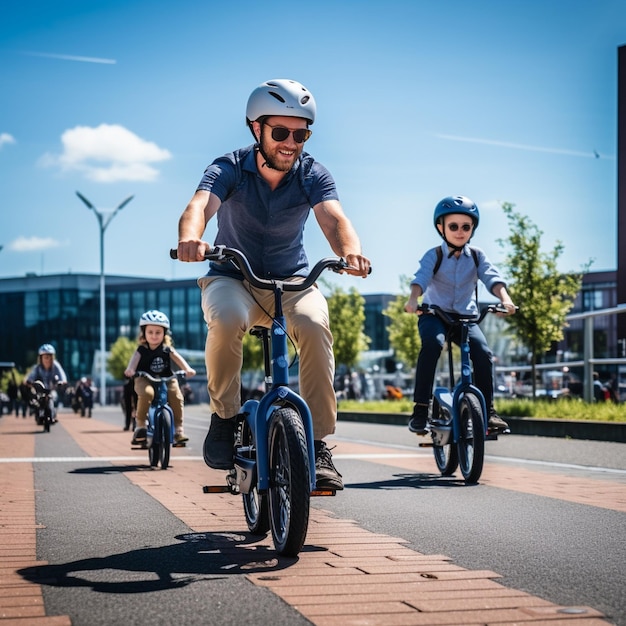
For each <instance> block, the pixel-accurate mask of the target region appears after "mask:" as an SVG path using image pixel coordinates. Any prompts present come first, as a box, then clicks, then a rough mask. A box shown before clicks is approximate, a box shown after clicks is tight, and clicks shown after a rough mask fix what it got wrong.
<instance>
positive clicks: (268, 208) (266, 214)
mask: <svg viewBox="0 0 626 626" xmlns="http://www.w3.org/2000/svg"><path fill="white" fill-rule="evenodd" d="M315 114H316V104H315V100H314V98H313V95H312V94H311V92H310V91H309V90H308V89H306V87H304V86H303V85H301V84H300V83H298V82H296V81H293V80H286V79H278V80H270V81H267V82H265V83H263V84H261V85H259V86H258V87H257V88H256V89H255V90H254V91H253V92H252V94H251V95H250V97H249V99H248V104H247V109H246V123H247V125H248V127H249V129H250V132H251V133H252V135H253V137H254V140H255V143H254V144H253V145H251V146H248V147H246V148H241V149H239V150H235V151H234V152H232V153H230V154H227V155H225V156H223V157H220V158H218V159H216V160H215V161H214V162H213V163H212V164H211V165H209V166H208V167H207V169H206V170H205V172H204V176H203V177H202V180H201V181H200V184H199V186H198V189H197V190H196V192H195V194H194V196H193V197H192V199H191V201H190V202H189V204H188V205H187V207H186V208H185V210H184V212H183V214H182V216H181V218H180V222H179V237H178V259H179V260H181V261H190V262H193V261H203V260H204V255H205V253H206V252H208V251H209V250H210V249H211V246H210V245H209V244H208V243H206V242H205V241H203V240H202V236H203V234H204V231H205V229H206V226H207V223H208V221H209V220H210V219H211V218H212V217H213V216H215V215H216V214H217V225H218V231H217V235H216V238H215V244H216V245H217V244H223V245H226V246H229V247H231V248H237V249H239V250H241V251H242V252H243V253H244V254H245V255H246V256H247V257H248V259H249V261H250V264H251V266H252V269H253V270H254V272H255V273H256V274H257V275H258V276H261V277H263V278H275V279H278V280H289V279H292V277H294V276H295V277H298V276H306V274H307V272H308V260H307V257H306V253H305V250H304V244H303V232H304V224H305V222H306V220H307V218H308V216H309V213H310V211H311V209H312V210H313V213H314V215H315V217H316V219H317V222H318V224H319V225H320V228H321V229H322V232H323V233H324V235H325V237H326V239H327V240H328V242H329V244H330V247H331V248H332V250H333V252H334V253H335V254H336V255H338V256H341V257H344V258H345V259H346V261H347V262H348V263H349V264H350V266H351V267H352V268H353V269H350V270H348V272H349V273H350V274H353V275H356V276H363V277H365V276H367V274H368V272H369V268H370V262H369V260H368V259H367V258H366V257H364V256H363V255H362V254H361V244H360V242H359V238H358V236H357V234H356V232H355V230H354V228H353V226H352V223H351V222H350V220H349V219H348V218H347V217H346V215H345V214H344V212H343V209H342V207H341V204H340V202H339V197H338V194H337V190H336V187H335V182H334V180H333V178H332V176H331V175H330V173H329V172H328V170H327V169H326V168H325V167H324V166H323V165H321V164H320V163H319V162H317V161H315V160H314V159H313V157H312V156H310V155H309V154H307V153H306V152H304V151H303V147H304V142H305V141H307V140H308V139H309V137H310V136H311V130H310V129H309V126H310V125H312V124H313V123H314V121H315ZM296 280H297V278H296ZM198 284H199V285H200V287H201V289H202V309H203V311H204V317H205V321H206V323H207V328H208V333H207V340H206V352H205V354H206V364H207V377H208V390H209V396H210V401H211V410H212V415H211V426H210V429H209V432H208V434H207V437H206V440H205V444H204V457H205V461H206V463H207V465H209V466H210V467H213V468H216V469H230V468H232V467H233V443H234V435H235V429H236V424H237V418H236V416H237V414H238V412H239V410H240V408H241V391H240V390H241V382H240V371H241V366H242V362H243V352H242V340H243V337H244V335H245V334H246V332H247V331H248V330H249V329H250V328H251V327H253V326H255V325H264V326H269V325H270V316H271V315H272V314H273V308H274V303H273V295H272V293H271V292H268V291H263V290H258V289H255V288H252V287H251V286H250V285H249V284H248V283H247V282H246V281H245V280H243V278H242V275H241V274H240V272H239V271H238V270H237V269H235V268H234V267H232V266H230V265H227V266H221V265H220V264H211V267H210V269H209V272H208V274H207V275H206V276H204V277H202V278H200V279H199V280H198ZM283 304H284V312H285V316H286V318H287V322H288V326H289V327H290V329H291V332H292V334H293V337H294V340H295V342H296V344H297V346H298V348H299V351H300V392H301V394H302V397H303V398H304V400H305V401H306V403H307V404H308V406H309V408H310V410H311V414H312V417H313V430H314V439H315V452H316V476H317V487H318V488H320V489H322V488H326V489H343V481H342V479H341V474H339V472H338V471H337V470H336V468H335V467H334V465H333V462H332V458H331V454H330V451H329V450H328V448H327V446H326V444H325V442H324V441H323V438H324V437H326V436H327V435H330V434H332V433H333V432H334V431H335V423H336V420H337V401H336V397H335V391H334V387H333V381H334V356H333V349H332V334H331V332H330V328H329V315H328V306H327V303H326V300H325V298H324V296H323V295H322V294H321V292H320V291H319V290H318V289H317V287H311V288H310V289H308V290H306V291H303V292H286V293H285V294H284V298H283Z"/></svg>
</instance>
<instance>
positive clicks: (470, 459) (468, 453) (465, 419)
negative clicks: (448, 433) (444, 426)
mask: <svg viewBox="0 0 626 626" xmlns="http://www.w3.org/2000/svg"><path fill="white" fill-rule="evenodd" d="M459 429H460V432H459V440H458V442H457V450H458V455H459V466H460V468H461V473H462V474H463V478H464V479H465V482H466V483H467V484H472V483H477V482H478V480H479V478H480V475H481V474H482V471H483V462H484V458H485V427H484V422H483V411H482V408H481V403H480V401H479V400H478V398H477V397H476V395H475V394H473V393H466V394H464V395H463V396H462V397H461V399H460V400H459Z"/></svg>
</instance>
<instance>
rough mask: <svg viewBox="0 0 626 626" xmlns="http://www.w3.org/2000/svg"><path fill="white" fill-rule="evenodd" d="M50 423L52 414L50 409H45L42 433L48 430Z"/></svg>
mask: <svg viewBox="0 0 626 626" xmlns="http://www.w3.org/2000/svg"><path fill="white" fill-rule="evenodd" d="M50 424H52V414H51V413H50V409H46V410H45V411H44V414H43V431H44V433H49V432H50Z"/></svg>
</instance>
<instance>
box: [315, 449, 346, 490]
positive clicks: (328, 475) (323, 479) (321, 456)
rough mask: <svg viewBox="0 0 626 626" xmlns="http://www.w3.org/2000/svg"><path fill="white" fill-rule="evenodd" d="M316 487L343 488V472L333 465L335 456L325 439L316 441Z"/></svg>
mask: <svg viewBox="0 0 626 626" xmlns="http://www.w3.org/2000/svg"><path fill="white" fill-rule="evenodd" d="M315 488H316V489H333V490H337V491H339V490H341V489H343V480H341V474H340V473H339V472H338V471H337V468H336V467H335V466H334V465H333V458H332V456H331V454H330V450H329V449H328V446H327V445H326V442H324V441H316V442H315Z"/></svg>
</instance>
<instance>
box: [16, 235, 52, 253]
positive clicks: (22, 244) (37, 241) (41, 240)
mask: <svg viewBox="0 0 626 626" xmlns="http://www.w3.org/2000/svg"><path fill="white" fill-rule="evenodd" d="M60 245H61V244H60V242H58V241H57V240H56V239H52V237H18V238H17V239H16V240H15V241H12V242H11V243H10V244H9V245H8V248H9V250H13V251H14V252H37V251H39V250H48V249H49V248H58V247H59V246H60Z"/></svg>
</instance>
